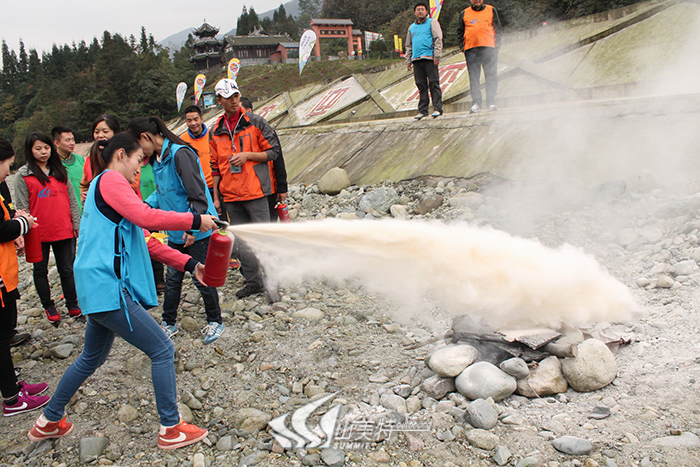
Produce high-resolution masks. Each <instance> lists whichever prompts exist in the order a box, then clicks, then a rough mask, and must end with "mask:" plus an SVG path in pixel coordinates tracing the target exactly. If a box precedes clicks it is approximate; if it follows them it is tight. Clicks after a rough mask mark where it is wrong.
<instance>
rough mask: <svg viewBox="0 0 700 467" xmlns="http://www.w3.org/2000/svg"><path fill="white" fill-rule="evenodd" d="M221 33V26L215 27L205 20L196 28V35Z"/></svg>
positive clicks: (205, 35)
mask: <svg viewBox="0 0 700 467" xmlns="http://www.w3.org/2000/svg"><path fill="white" fill-rule="evenodd" d="M218 33H219V28H215V27H214V26H212V25H211V24H209V23H207V22H204V23H203V24H202V25H201V26H200V27H198V28H197V29H195V30H194V35H195V36H204V37H207V36H215V35H216V34H218Z"/></svg>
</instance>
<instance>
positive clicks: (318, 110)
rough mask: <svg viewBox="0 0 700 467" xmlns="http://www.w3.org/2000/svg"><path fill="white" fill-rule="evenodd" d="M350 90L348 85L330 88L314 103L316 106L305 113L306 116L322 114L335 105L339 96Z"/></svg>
mask: <svg viewBox="0 0 700 467" xmlns="http://www.w3.org/2000/svg"><path fill="white" fill-rule="evenodd" d="M349 90H350V87H349V86H348V87H345V88H338V89H331V90H330V91H328V92H327V93H326V95H325V96H323V97H322V98H321V100H320V101H319V102H318V104H316V106H315V107H314V108H313V109H311V112H309V114H308V115H307V117H317V116H319V115H323V114H325V113H326V112H328V111H329V110H331V109H332V108H333V106H335V105H336V104H337V103H338V101H339V100H340V98H341V97H343V96H344V95H345V93H346V92H348V91H349Z"/></svg>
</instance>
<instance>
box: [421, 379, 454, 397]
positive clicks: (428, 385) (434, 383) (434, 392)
mask: <svg viewBox="0 0 700 467" xmlns="http://www.w3.org/2000/svg"><path fill="white" fill-rule="evenodd" d="M421 387H422V388H423V392H424V393H425V394H426V395H428V396H430V397H432V398H433V399H436V400H440V399H442V398H443V397H445V396H446V395H447V393H449V392H452V391H454V390H455V379H454V378H443V377H441V376H438V375H433V376H431V377H429V378H426V379H425V381H423V383H422V384H421Z"/></svg>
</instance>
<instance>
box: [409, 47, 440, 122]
mask: <svg viewBox="0 0 700 467" xmlns="http://www.w3.org/2000/svg"><path fill="white" fill-rule="evenodd" d="M412 65H413V78H414V79H415V81H416V86H417V87H418V93H419V96H420V97H419V99H418V113H422V114H423V115H428V108H429V103H430V102H429V101H428V90H430V98H431V99H432V100H433V110H434V111H436V112H440V113H442V89H441V88H440V73H439V70H438V67H437V66H435V63H434V62H433V61H432V60H426V59H423V60H416V61H415V62H412Z"/></svg>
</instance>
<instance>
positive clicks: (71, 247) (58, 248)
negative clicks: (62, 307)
mask: <svg viewBox="0 0 700 467" xmlns="http://www.w3.org/2000/svg"><path fill="white" fill-rule="evenodd" d="M49 247H51V248H52V249H53V256H54V258H55V259H56V267H57V268H58V275H59V276H61V288H62V289H63V297H64V298H65V299H66V307H67V308H78V296H77V294H76V293H75V278H74V277H73V261H74V260H75V239H74V238H67V239H65V240H59V241H57V242H41V252H42V254H43V255H44V258H43V259H42V261H41V262H40V263H34V287H36V292H37V293H38V294H39V299H40V300H41V306H43V307H44V308H46V309H48V308H51V307H52V306H54V305H55V303H54V301H53V300H52V299H51V286H50V285H49V271H48V265H49Z"/></svg>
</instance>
